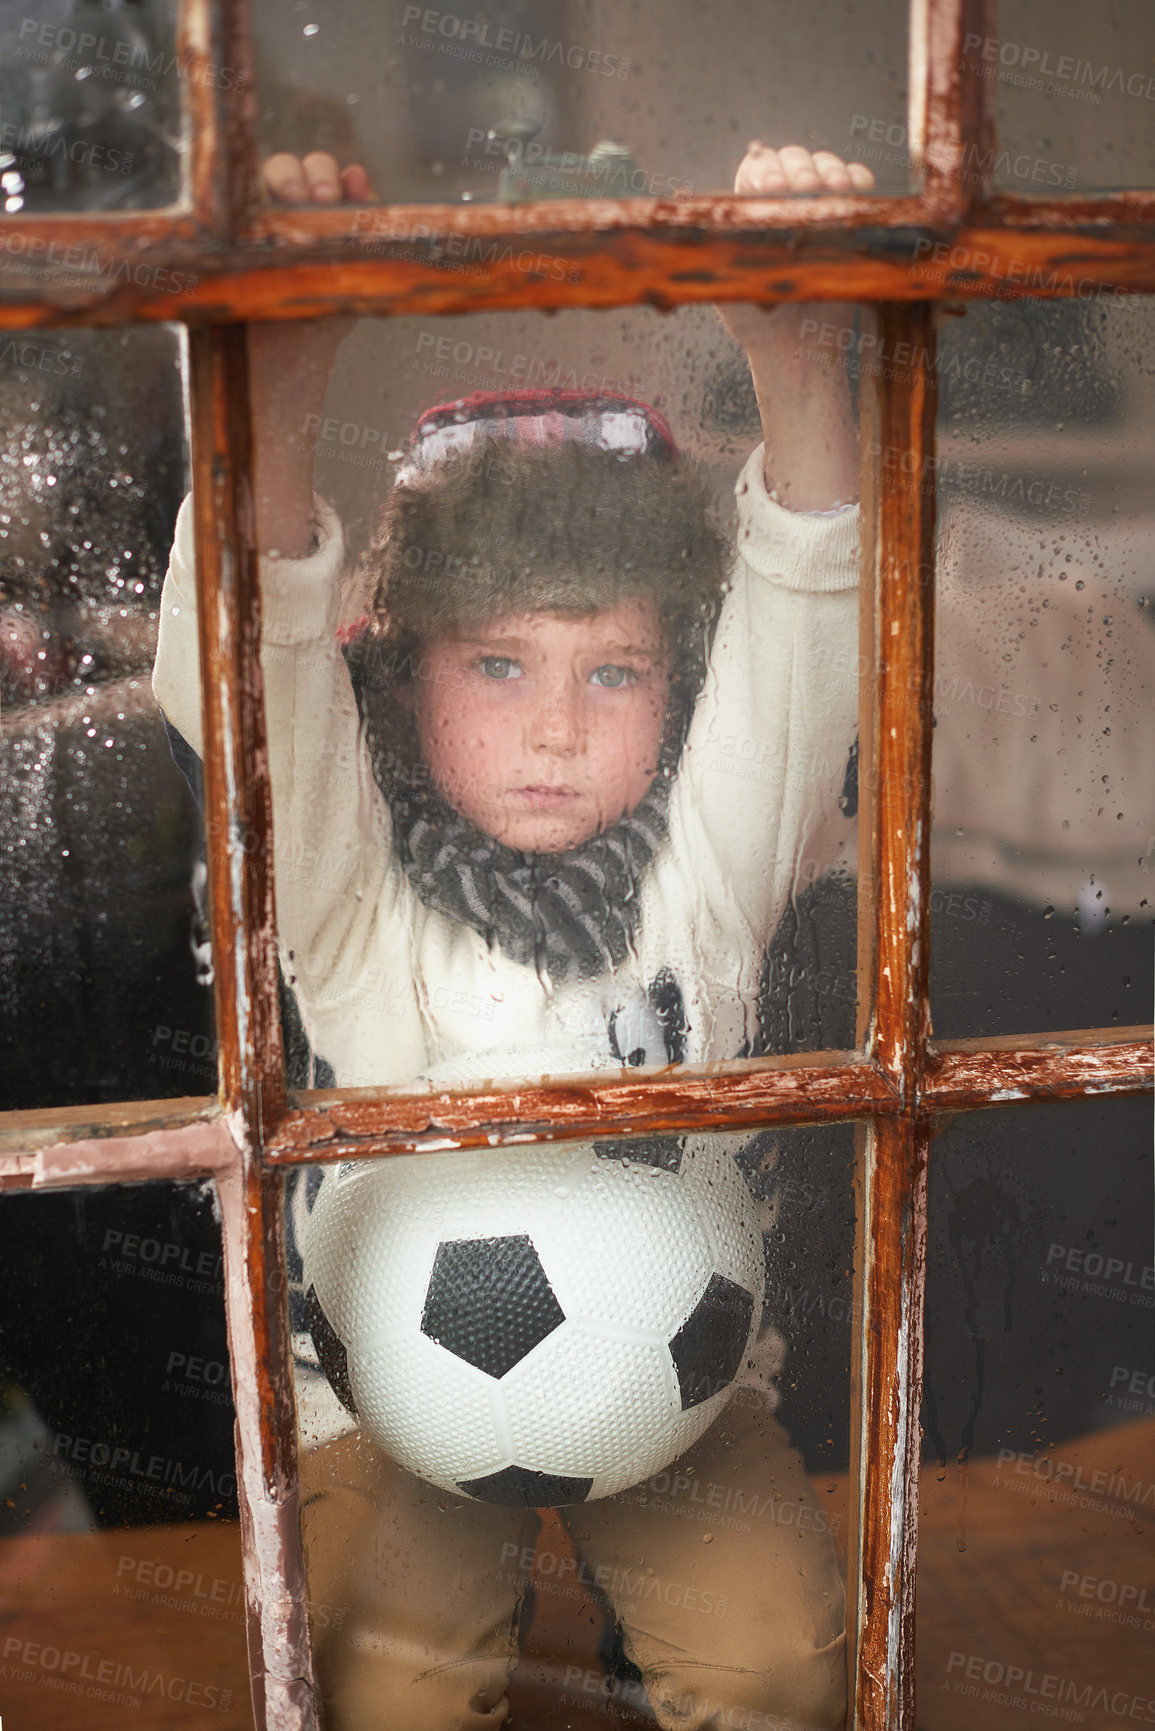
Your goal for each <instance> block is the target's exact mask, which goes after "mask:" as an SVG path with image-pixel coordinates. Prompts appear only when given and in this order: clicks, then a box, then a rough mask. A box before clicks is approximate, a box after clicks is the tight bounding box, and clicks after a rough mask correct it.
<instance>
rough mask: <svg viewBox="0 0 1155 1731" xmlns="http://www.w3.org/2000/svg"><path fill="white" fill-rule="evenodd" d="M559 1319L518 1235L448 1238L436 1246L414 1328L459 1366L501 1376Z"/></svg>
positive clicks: (542, 1275) (536, 1263)
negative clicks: (462, 1362) (462, 1363)
mask: <svg viewBox="0 0 1155 1731" xmlns="http://www.w3.org/2000/svg"><path fill="white" fill-rule="evenodd" d="M564 1321H565V1312H564V1311H563V1310H562V1307H561V1305H560V1304H559V1303H558V1301H557V1299H556V1298H555V1297H554V1292H553V1288H552V1287H551V1286H550V1283H549V1279H548V1277H547V1275H546V1272H545V1269H544V1268H543V1267H542V1265H541V1259H540V1257H539V1256H538V1254H537V1251H536V1250H535V1249H534V1247H533V1244H532V1242H531V1241H530V1239H529V1238H528V1237H526V1236H525V1235H524V1234H522V1235H521V1236H518V1237H513V1238H455V1239H451V1240H447V1241H446V1242H445V1243H443V1244H439V1245H438V1246H437V1255H436V1257H435V1258H434V1261H433V1272H432V1274H431V1275H430V1276H429V1290H428V1292H427V1293H426V1296H425V1310H424V1312H423V1314H422V1317H421V1332H422V1334H427V1335H428V1336H429V1338H430V1340H435V1341H437V1343H438V1345H439V1346H443V1347H444V1348H445V1350H446V1351H447V1352H452V1353H453V1354H454V1355H455V1356H456V1357H457V1358H463V1359H464V1360H465V1362H466V1364H473V1365H476V1366H477V1368H478V1370H483V1371H485V1373H486V1375H487V1376H492V1377H502V1376H504V1375H505V1373H506V1371H507V1370H512V1369H513V1367H514V1365H515V1364H520V1363H521V1360H522V1359H523V1358H524V1357H525V1355H526V1353H527V1352H532V1351H533V1348H534V1347H535V1346H537V1345H539V1344H540V1342H541V1341H543V1340H544V1339H545V1338H546V1336H547V1335H549V1334H552V1333H553V1331H554V1329H555V1328H557V1327H558V1325H559V1323H562V1322H564Z"/></svg>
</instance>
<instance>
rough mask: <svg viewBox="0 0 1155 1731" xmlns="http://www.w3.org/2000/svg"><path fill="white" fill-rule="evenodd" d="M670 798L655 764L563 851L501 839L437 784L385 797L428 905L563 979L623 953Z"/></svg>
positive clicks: (410, 872) (591, 974) (583, 975)
mask: <svg viewBox="0 0 1155 1731" xmlns="http://www.w3.org/2000/svg"><path fill="white" fill-rule="evenodd" d="M669 800H670V779H669V774H668V772H659V774H658V775H657V776H655V778H654V780H653V782H652V783H651V785H650V789H649V792H648V793H647V794H646V795H645V797H644V799H643V800H642V801H641V803H640V804H639V805H637V806H635V807H634V809H633V811H632V812H630V813H629V815H628V816H627V817H623V818H622V819H621V820H620V822H618V823H616V824H614V825H613V827H612V828H611V829H607V830H605V831H604V832H603V833H602V834H601V835H597V836H594V837H593V838H592V839H591V840H590V841H586V842H582V844H581V845H580V846H579V847H575V848H571V849H570V850H569V851H568V852H567V853H560V854H532V853H520V852H517V851H516V850H515V849H513V848H508V847H505V846H503V845H502V843H501V842H498V841H494V840H493V838H492V836H488V835H486V834H485V833H484V831H482V830H480V829H478V828H477V827H476V826H475V825H474V824H471V823H469V822H468V821H467V820H466V819H465V818H463V817H461V816H460V815H459V814H458V813H457V812H455V811H454V810H453V809H452V807H451V806H450V805H448V804H447V803H446V801H445V800H443V799H442V798H441V796H440V795H439V794H437V793H436V792H434V791H433V790H432V789H428V788H421V787H417V788H413V787H410V788H408V789H405V790H397V789H394V790H393V792H392V793H391V796H390V800H389V803H390V807H391V809H392V813H393V834H394V838H395V842H396V846H397V851H398V855H399V857H400V860H401V865H402V868H403V869H404V872H405V875H406V877H407V878H408V879H409V881H410V883H411V884H412V885H413V887H414V889H415V890H416V892H417V894H418V895H419V896H420V898H421V900H422V901H423V902H424V903H425V905H426V906H427V907H430V908H436V909H437V911H438V912H439V913H443V914H447V915H448V916H449V918H450V919H454V920H460V921H461V923H462V924H463V925H467V926H472V928H473V930H474V931H476V932H481V933H482V935H483V936H484V937H485V938H486V939H487V941H488V942H489V943H491V944H494V943H496V944H497V945H498V946H499V947H500V948H501V950H502V951H503V952H504V953H505V954H506V955H507V956H508V957H509V958H510V960H511V961H514V962H520V963H521V964H522V965H523V966H526V967H533V968H535V969H536V970H537V973H538V974H539V976H540V977H542V978H543V979H545V978H548V979H549V980H551V981H552V982H553V983H554V984H555V985H560V984H561V983H562V982H563V981H566V980H573V979H582V980H588V979H593V978H595V977H596V976H597V975H598V974H601V973H604V972H606V970H607V969H610V968H616V967H618V966H619V965H620V964H621V963H622V962H623V961H624V960H625V959H626V956H627V954H628V953H629V950H630V947H631V942H632V939H633V936H634V933H635V931H636V930H637V925H638V918H639V893H638V892H639V887H640V884H641V879H642V875H643V873H644V872H645V870H646V867H647V866H648V865H649V863H650V861H651V860H652V859H653V857H654V855H655V853H656V852H657V851H658V848H659V847H660V846H661V843H662V839H663V837H664V836H665V833H666V815H667V808H668V806H669Z"/></svg>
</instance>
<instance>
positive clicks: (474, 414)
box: [410, 389, 678, 460]
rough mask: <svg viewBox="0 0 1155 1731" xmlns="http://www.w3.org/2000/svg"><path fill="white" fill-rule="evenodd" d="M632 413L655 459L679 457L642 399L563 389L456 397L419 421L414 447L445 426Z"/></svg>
mask: <svg viewBox="0 0 1155 1731" xmlns="http://www.w3.org/2000/svg"><path fill="white" fill-rule="evenodd" d="M622 409H632V410H634V411H635V412H636V413H638V414H640V415H641V417H642V419H643V420H644V421H645V423H646V426H647V427H648V428H649V431H650V434H651V437H652V439H653V442H654V444H655V445H656V446H657V447H658V449H657V451H656V453H655V454H656V455H659V456H661V457H665V458H667V459H669V460H672V459H673V458H674V457H676V456H677V454H678V447H677V445H676V443H675V442H674V435H673V433H671V431H670V428H669V423H668V422H667V421H666V418H665V416H664V415H661V414H659V413H658V411H657V409H655V408H653V407H651V405H650V404H649V403H643V402H642V400H641V399H640V398H639V397H628V396H626V395H625V393H624V392H622V391H567V390H561V389H545V390H525V391H473V392H471V393H470V395H469V396H467V397H457V398H455V399H454V401H453V402H450V403H437V404H435V405H434V407H433V408H431V409H426V410H424V412H423V413H422V414H421V415H420V416H419V417H418V420H417V425H416V426H415V427H414V429H413V438H412V440H411V441H410V443H411V445H418V444H419V443H420V441H421V439H422V437H423V436H424V434H425V431H426V429H427V428H428V429H430V430H433V429H435V428H438V427H442V426H446V425H455V426H465V425H467V424H468V422H470V421H477V422H486V421H496V420H501V419H502V418H503V417H505V416H512V417H519V416H522V415H541V414H548V413H550V412H553V413H555V414H562V415H566V416H568V417H569V418H571V419H574V420H576V419H577V418H578V417H579V415H580V414H582V413H583V412H585V413H598V412H605V413H611V412H615V411H621V410H622Z"/></svg>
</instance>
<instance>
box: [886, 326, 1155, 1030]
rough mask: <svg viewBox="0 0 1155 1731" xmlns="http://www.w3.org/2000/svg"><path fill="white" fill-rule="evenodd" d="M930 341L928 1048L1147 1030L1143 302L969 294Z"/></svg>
mask: <svg viewBox="0 0 1155 1731" xmlns="http://www.w3.org/2000/svg"><path fill="white" fill-rule="evenodd" d="M940 340H941V348H940V352H939V368H940V390H941V398H940V407H941V414H940V422H939V444H938V457H937V465H938V468H937V481H938V486H939V494H940V499H939V530H938V543H939V552H938V563H939V589H938V602H937V641H936V648H935V689H934V710H935V721H936V726H935V735H934V784H935V795H934V797H935V804H934V828H933V832H932V844H931V865H932V878H933V888H932V895H931V921H932V940H933V941H932V954H931V968H932V973H931V999H932V1011H933V1017H934V1028H935V1033H936V1034H937V1035H939V1036H940V1037H945V1038H949V1037H954V1036H961V1035H978V1034H981V1035H987V1034H992V1035H994V1034H1004V1033H1022V1032H1027V1031H1031V1030H1040V1031H1042V1030H1046V1031H1050V1030H1056V1029H1062V1028H1083V1027H1091V1026H1104V1027H1109V1026H1113V1025H1119V1026H1127V1025H1130V1024H1133V1023H1138V1022H1143V1021H1145V1020H1146V1019H1147V1018H1148V1016H1149V1014H1150V1004H1151V994H1152V977H1151V884H1152V851H1151V849H1152V843H1151V833H1152V825H1151V798H1150V790H1151V769H1150V762H1151V759H1150V750H1151V724H1150V716H1151V700H1152V692H1153V690H1155V626H1153V621H1152V611H1151V606H1150V601H1151V596H1152V579H1151V554H1152V541H1151V515H1150V510H1149V505H1148V493H1149V478H1150V475H1151V472H1152V466H1153V463H1155V438H1153V432H1152V428H1153V427H1155V420H1153V418H1152V406H1153V405H1152V393H1151V381H1152V370H1151V362H1152V355H1153V352H1155V347H1153V345H1155V315H1153V309H1152V303H1151V302H1150V301H1149V300H1146V299H1142V298H1135V299H1126V298H1122V297H1120V298H1116V297H1114V296H1113V295H1107V296H1104V297H1102V298H1096V299H1094V300H1077V299H1076V300H1071V301H1065V302H1061V303H1060V302H1049V303H1044V302H1040V301H1034V300H1026V299H1019V300H1010V301H1006V302H1001V301H999V302H996V301H989V302H988V301H973V302H971V303H970V304H969V306H968V309H967V312H966V316H965V317H964V318H954V319H949V320H946V321H944V325H943V329H942V331H941V339H940ZM893 460H897V461H901V457H900V456H899V457H896V458H895V459H893Z"/></svg>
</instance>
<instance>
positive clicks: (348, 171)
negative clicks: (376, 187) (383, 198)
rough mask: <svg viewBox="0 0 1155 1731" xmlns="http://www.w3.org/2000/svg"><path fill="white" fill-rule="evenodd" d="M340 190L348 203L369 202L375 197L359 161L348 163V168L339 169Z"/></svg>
mask: <svg viewBox="0 0 1155 1731" xmlns="http://www.w3.org/2000/svg"><path fill="white" fill-rule="evenodd" d="M341 191H342V192H343V193H344V195H345V197H346V199H347V200H348V201H349V203H350V204H371V203H372V202H373V200H374V199H375V198H376V197H377V194H376V193H375V192H374V191H373V188H372V186H371V184H370V181H369V176H368V175H367V174H366V172H365V170H364V169H363V168H362V166H361V164H360V163H359V162H353V163H350V165H349V167H348V168H343V169H342V170H341Z"/></svg>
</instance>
